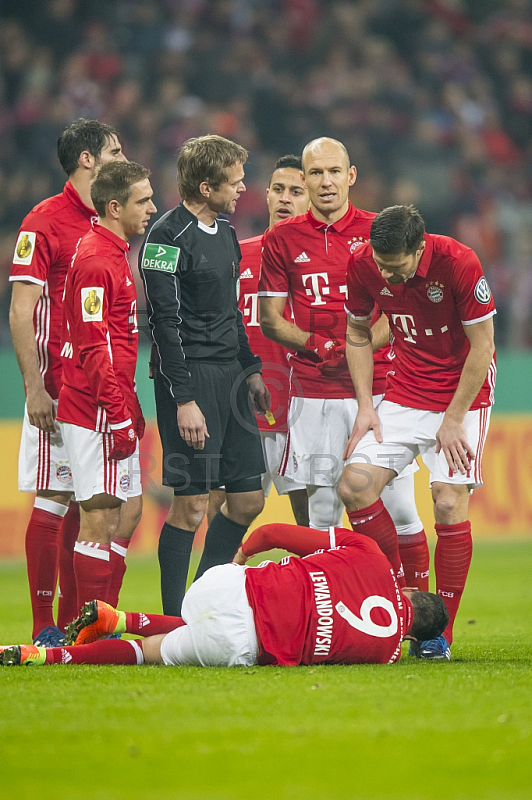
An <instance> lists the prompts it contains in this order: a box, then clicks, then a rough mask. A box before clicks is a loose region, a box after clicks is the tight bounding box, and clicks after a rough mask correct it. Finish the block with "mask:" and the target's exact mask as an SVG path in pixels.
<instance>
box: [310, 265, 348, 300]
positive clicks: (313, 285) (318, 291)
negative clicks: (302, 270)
mask: <svg viewBox="0 0 532 800" xmlns="http://www.w3.org/2000/svg"><path fill="white" fill-rule="evenodd" d="M309 278H310V286H308V285H307V283H308V280H309ZM301 281H302V283H303V286H304V287H305V293H306V294H307V295H308V296H309V297H312V296H313V295H314V300H313V301H312V305H313V306H324V305H326V301H325V300H324V299H323V295H328V294H330V291H331V289H330V286H329V275H328V273H327V272H309V273H308V274H307V275H302V276H301ZM321 282H323V283H321ZM338 290H339V291H340V293H341V294H343V295H344V296H345V297H347V285H344V286H339V287H338Z"/></svg>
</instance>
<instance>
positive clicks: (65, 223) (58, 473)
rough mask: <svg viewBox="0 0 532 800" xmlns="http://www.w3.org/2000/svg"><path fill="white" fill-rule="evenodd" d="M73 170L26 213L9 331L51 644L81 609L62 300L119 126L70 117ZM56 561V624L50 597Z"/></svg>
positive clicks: (62, 140)
mask: <svg viewBox="0 0 532 800" xmlns="http://www.w3.org/2000/svg"><path fill="white" fill-rule="evenodd" d="M57 151H58V156H59V161H60V163H61V166H62V167H63V169H64V170H65V172H66V174H67V175H68V180H67V182H66V184H65V188H64V190H63V191H62V192H61V194H58V195H56V196H54V197H49V198H48V199H47V200H43V202H42V203H39V204H38V205H37V206H35V208H33V209H32V210H31V211H30V213H29V214H28V215H27V216H26V217H25V218H24V220H23V221H22V225H21V227H20V230H19V233H18V238H17V243H16V246H15V254H14V256H13V265H12V268H11V275H10V281H13V294H12V300H11V310H10V324H11V333H12V336H13V343H14V346H15V352H16V354H17V359H18V363H19V366H20V371H21V373H22V377H23V380H24V388H25V392H26V409H25V413H24V421H23V428H22V440H21V447H20V457H19V489H20V491H21V492H35V493H36V497H35V502H34V508H33V512H32V515H31V518H30V521H29V524H28V528H27V531H26V559H27V568H28V578H29V585H30V598H31V605H32V613H33V633H32V636H33V637H34V640H35V641H36V642H37V643H41V644H53V643H54V642H55V643H57V642H58V641H59V640H60V639H61V637H62V635H63V634H62V631H63V630H64V627H65V625H66V624H68V622H69V621H70V619H71V618H72V615H73V614H75V613H76V608H77V600H76V586H75V581H74V573H73V568H72V550H73V547H74V542H75V540H76V537H77V533H78V529H79V509H78V506H77V504H75V503H72V505H71V508H70V511H68V513H67V510H68V507H69V503H70V498H71V497H72V491H73V484H72V474H71V469H70V464H69V462H68V458H67V455H66V452H65V448H64V444H63V441H62V438H61V432H60V430H59V426H58V425H57V424H56V421H55V417H56V411H57V399H58V397H59V389H60V387H61V360H60V357H59V354H60V344H61V342H60V336H61V305H62V300H63V289H64V283H65V276H66V271H67V269H68V266H69V264H70V262H71V261H72V256H73V255H74V252H75V249H76V245H77V244H78V242H79V240H80V239H81V237H82V236H84V235H85V234H86V233H87V232H88V231H89V230H90V227H91V222H92V221H93V220H95V219H96V211H95V210H94V209H93V207H92V201H91V197H90V188H89V184H90V181H91V179H92V177H93V175H94V170H95V168H96V167H97V166H98V165H99V164H101V163H105V162H106V161H115V160H119V161H121V160H125V156H124V154H123V152H122V147H121V145H120V142H119V139H118V132H117V131H116V130H115V129H114V128H112V127H111V126H109V125H105V124H104V123H102V122H98V121H97V120H92V119H79V120H77V121H76V122H73V123H72V124H71V125H68V126H67V127H66V128H65V130H64V131H63V132H62V133H61V135H60V137H59V140H58V142H57ZM58 566H59V572H60V581H59V582H60V587H61V591H60V595H59V610H58V617H57V623H58V624H57V625H55V623H54V617H53V610H52V603H53V599H54V594H55V589H56V584H57V575H58Z"/></svg>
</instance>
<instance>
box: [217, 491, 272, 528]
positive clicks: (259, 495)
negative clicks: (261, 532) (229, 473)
mask: <svg viewBox="0 0 532 800" xmlns="http://www.w3.org/2000/svg"><path fill="white" fill-rule="evenodd" d="M263 508H264V492H263V491H262V489H260V490H258V491H253V492H238V493H235V494H230V493H229V492H227V494H226V501H225V504H224V509H225V510H226V511H227V513H226V516H228V517H229V519H232V520H233V521H234V522H238V523H239V524H240V525H251V523H252V522H253V520H254V519H255V517H258V515H259V514H260V513H261V511H262V510H263ZM222 513H223V511H222Z"/></svg>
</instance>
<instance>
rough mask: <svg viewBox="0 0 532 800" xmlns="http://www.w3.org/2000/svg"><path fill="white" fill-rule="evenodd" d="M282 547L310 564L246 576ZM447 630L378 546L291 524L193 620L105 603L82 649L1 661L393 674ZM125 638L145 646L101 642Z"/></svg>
mask: <svg viewBox="0 0 532 800" xmlns="http://www.w3.org/2000/svg"><path fill="white" fill-rule="evenodd" d="M279 547H282V548H286V549H288V550H289V551H290V552H292V553H296V554H297V555H299V556H302V557H301V558H296V557H294V556H288V557H286V558H283V559H282V561H281V562H280V563H279V564H276V563H274V562H272V561H263V562H262V563H261V564H260V565H259V566H258V567H248V566H245V564H246V561H247V560H248V558H249V557H250V556H252V555H255V554H256V553H261V552H263V551H265V550H270V549H272V548H279ZM447 620H448V614H447V610H446V608H445V604H444V602H443V601H442V600H441V598H439V597H438V596H437V595H434V594H429V593H427V592H421V591H417V590H415V589H412V588H408V589H407V588H405V589H404V590H401V589H400V587H399V584H398V583H397V580H396V577H395V573H394V570H393V569H392V567H391V564H390V562H389V561H388V559H387V558H386V557H385V556H384V555H383V553H382V551H381V550H380V548H379V547H378V546H377V545H376V543H375V542H374V541H372V540H371V539H370V538H369V537H367V536H363V535H361V534H359V533H354V532H353V531H348V530H345V529H342V528H332V527H331V528H330V530H329V531H320V530H315V529H314V530H313V529H310V528H304V527H299V526H295V525H286V524H282V523H281V524H272V525H263V526H261V527H260V528H257V529H256V530H255V531H253V533H252V534H251V536H250V537H249V538H248V539H247V540H246V541H245V542H244V544H243V545H242V546H241V547H240V548H239V550H238V552H237V554H236V556H235V561H234V562H233V563H231V564H222V565H221V566H217V567H212V568H211V569H209V570H207V571H206V572H205V573H204V574H203V575H202V577H201V578H199V580H198V581H196V582H195V583H194V584H193V585H192V587H191V588H190V589H189V591H188V592H187V594H186V595H185V599H184V601H183V610H182V617H169V616H161V615H152V614H137V613H126V612H123V611H116V610H115V609H114V608H111V607H110V606H108V605H107V604H105V603H102V602H100V601H97V600H94V601H92V602H91V603H89V604H87V606H85V607H84V609H83V612H82V614H81V615H80V617H79V619H78V620H75V621H74V622H73V623H72V625H71V626H70V628H69V636H70V638H72V639H74V638H75V640H76V642H77V644H76V645H75V646H72V647H57V648H53V649H51V650H45V649H44V648H37V647H32V646H24V645H22V646H15V647H9V648H5V649H4V651H3V653H2V654H0V659H1V663H2V664H3V665H4V666H15V665H19V664H28V665H29V664H36V665H40V664H142V663H151V664H166V665H168V666H177V665H181V664H191V665H196V666H204V667H208V666H218V667H222V666H223V667H232V666H237V665H242V666H250V665H252V664H258V665H261V666H267V665H280V666H287V667H290V666H297V665H308V664H390V663H394V662H396V661H397V660H398V659H399V658H400V655H401V642H402V641H403V639H405V638H414V639H421V638H424V637H428V636H429V634H430V635H431V636H437V635H438V634H439V633H440V632H441V631H442V630H443V628H444V627H445V625H446V622H447ZM125 632H128V633H132V634H134V635H137V636H138V635H140V636H144V637H146V638H145V639H144V640H139V639H137V640H131V641H117V640H104V641H95V640H96V639H99V638H100V637H102V636H106V635H109V634H119V633H125Z"/></svg>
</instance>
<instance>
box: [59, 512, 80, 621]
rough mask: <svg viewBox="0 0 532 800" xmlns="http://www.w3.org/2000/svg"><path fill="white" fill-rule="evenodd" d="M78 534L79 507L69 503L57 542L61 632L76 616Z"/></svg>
mask: <svg viewBox="0 0 532 800" xmlns="http://www.w3.org/2000/svg"><path fill="white" fill-rule="evenodd" d="M78 534H79V505H78V504H77V503H75V502H74V501H71V502H70V506H69V507H68V511H67V513H66V516H65V518H64V520H63V530H62V536H61V539H60V542H59V605H58V609H57V624H58V626H59V627H60V628H61V630H62V631H64V630H66V626H67V625H68V623H69V622H72V620H73V619H75V618H76V617H77V615H78V598H77V589H76V576H75V574H74V545H75V544H76V540H77V538H78Z"/></svg>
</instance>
